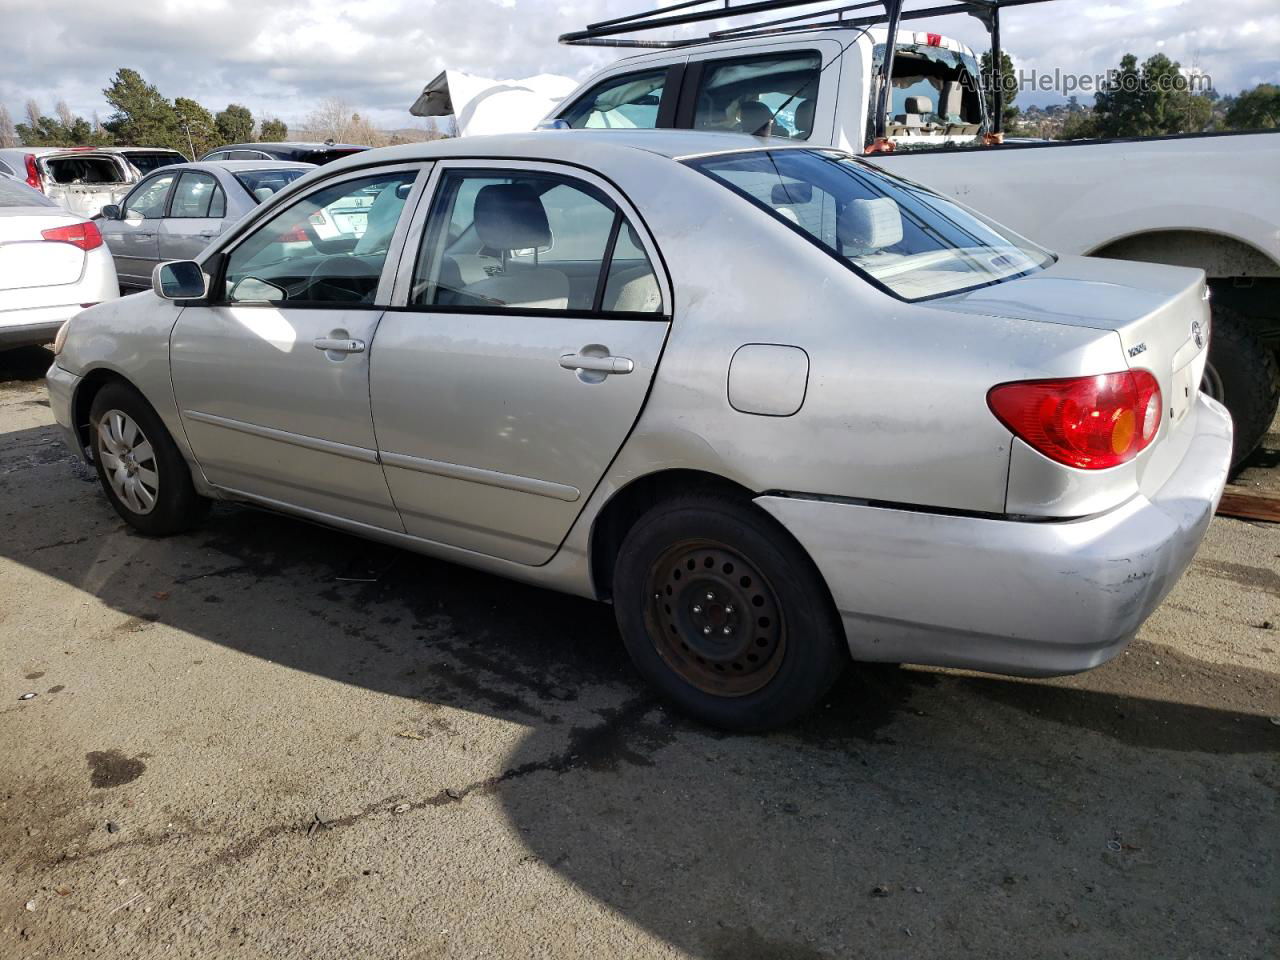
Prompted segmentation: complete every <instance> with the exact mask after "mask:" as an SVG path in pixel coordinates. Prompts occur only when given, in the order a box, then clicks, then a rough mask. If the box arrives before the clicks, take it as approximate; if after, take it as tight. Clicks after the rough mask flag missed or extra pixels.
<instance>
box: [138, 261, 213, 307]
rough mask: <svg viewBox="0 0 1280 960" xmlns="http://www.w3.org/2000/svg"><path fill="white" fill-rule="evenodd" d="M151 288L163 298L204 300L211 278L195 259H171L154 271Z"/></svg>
mask: <svg viewBox="0 0 1280 960" xmlns="http://www.w3.org/2000/svg"><path fill="white" fill-rule="evenodd" d="M151 289H152V290H154V291H155V294H156V296H157V297H160V298H161V299H163V300H203V299H204V297H205V296H206V295H207V294H208V292H209V278H208V277H206V276H205V275H204V271H203V270H201V269H200V264H198V263H196V262H195V261H194V260H171V261H170V262H169V263H162V264H160V265H159V266H158V267H156V268H155V270H154V271H152V274H151Z"/></svg>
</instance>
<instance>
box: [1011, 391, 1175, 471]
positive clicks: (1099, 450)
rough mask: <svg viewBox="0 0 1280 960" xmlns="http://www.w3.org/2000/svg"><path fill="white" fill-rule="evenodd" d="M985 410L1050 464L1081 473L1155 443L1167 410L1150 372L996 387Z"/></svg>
mask: <svg viewBox="0 0 1280 960" xmlns="http://www.w3.org/2000/svg"><path fill="white" fill-rule="evenodd" d="M987 406H989V407H990V408H991V412H992V413H994V414H995V415H996V417H997V418H998V419H999V420H1000V422H1001V423H1003V424H1004V425H1005V426H1006V427H1008V428H1009V429H1010V430H1012V431H1013V432H1014V434H1016V435H1017V436H1018V437H1020V438H1021V439H1022V440H1024V441H1025V442H1026V443H1028V444H1030V445H1031V446H1032V447H1034V448H1035V449H1036V450H1038V451H1039V452H1040V453H1043V454H1044V455H1045V456H1046V457H1048V458H1050V459H1051V460H1056V461H1058V462H1059V463H1065V464H1066V465H1067V466H1069V467H1079V468H1080V469H1082V470H1103V469H1105V468H1107V467H1114V466H1116V465H1117V464H1121V463H1125V462H1127V461H1129V460H1132V459H1133V458H1134V457H1136V456H1137V455H1138V454H1139V452H1141V451H1142V450H1143V449H1145V448H1146V447H1147V445H1148V444H1150V443H1151V441H1152V440H1154V439H1155V436H1156V433H1157V432H1159V430H1160V417H1161V412H1162V411H1163V409H1164V405H1163V402H1162V400H1161V397H1160V384H1159V383H1157V382H1156V378H1155V377H1154V376H1152V375H1151V374H1150V373H1148V372H1147V371H1146V370H1126V371H1124V372H1123V373H1104V374H1100V375H1099V376H1096V377H1068V378H1066V379H1062V380H1024V381H1022V382H1019V383H1004V384H1001V385H1000V386H998V387H992V388H991V390H990V391H989V392H988V393H987Z"/></svg>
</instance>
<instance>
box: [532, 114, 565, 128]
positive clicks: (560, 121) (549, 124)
mask: <svg viewBox="0 0 1280 960" xmlns="http://www.w3.org/2000/svg"><path fill="white" fill-rule="evenodd" d="M533 129H535V130H572V129H573V126H572V125H571V124H570V123H569V121H568V120H566V119H564V118H563V117H555V118H553V119H551V120H543V121H541V122H539V124H538V125H537V126H536V127H534V128H533Z"/></svg>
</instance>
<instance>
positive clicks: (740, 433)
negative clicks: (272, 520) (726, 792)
mask: <svg viewBox="0 0 1280 960" xmlns="http://www.w3.org/2000/svg"><path fill="white" fill-rule="evenodd" d="M321 221H323V222H325V223H328V224H331V225H333V229H334V230H335V231H336V232H335V233H333V234H330V235H328V236H321V235H320V234H319V233H318V232H317V231H316V230H315V229H312V227H313V226H314V225H315V224H317V223H319V222H321ZM1204 291H1205V286H1204V277H1203V274H1201V273H1200V272H1199V271H1194V270H1187V269H1181V268H1175V267H1166V266H1157V265H1149V264H1141V263H1128V262H1123V263H1122V262H1113V261H1106V260H1094V259H1080V258H1068V257H1057V256H1055V255H1053V254H1052V253H1049V252H1047V251H1045V250H1043V249H1041V248H1039V247H1037V246H1036V245H1035V244H1033V243H1030V242H1029V241H1027V240H1024V239H1022V238H1021V237H1018V236H1016V235H1014V234H1012V233H1010V232H1009V231H1008V230H1006V229H1004V228H1002V227H1000V226H998V225H997V224H994V223H992V222H990V221H988V220H986V219H984V218H983V217H981V216H979V215H977V214H975V213H973V212H972V211H970V210H968V209H966V208H964V207H963V206H961V205H959V204H957V203H955V202H954V201H952V200H949V199H947V198H944V197H942V196H939V195H937V194H935V193H932V192H930V191H929V190H927V189H924V188H922V187H919V186H917V185H914V184H912V183H909V182H907V181H903V180H900V179H898V178H896V177H893V176H890V175H888V174H885V173H883V172H882V171H880V170H878V169H877V168H876V167H874V166H872V165H870V164H868V163H866V162H864V161H862V160H861V159H858V158H854V157H851V156H848V155H846V154H843V153H840V152H838V151H833V150H826V149H811V148H808V147H802V146H791V147H788V146H781V145H770V144H768V143H766V142H764V141H760V140H753V139H747V138H742V137H740V136H736V135H729V134H700V133H691V132H682V133H675V132H670V131H639V132H634V133H627V132H618V131H607V132H604V131H595V132H592V131H556V132H543V133H533V134H523V135H518V136H504V137H492V138H484V137H477V138H465V139H455V140H446V141H440V142H435V143H431V144H409V145H405V146H401V147H393V148H387V149H384V150H376V151H371V152H368V153H363V154H361V155H360V156H359V157H355V158H352V159H350V160H344V161H338V162H336V163H334V164H331V165H329V166H327V167H324V168H322V169H321V170H320V171H317V172H316V173H315V174H314V175H312V176H311V177H308V178H307V179H305V180H303V181H299V182H298V183H295V184H293V185H292V186H291V187H289V188H288V189H286V190H285V191H283V192H282V193H280V194H278V195H277V196H275V197H273V198H271V200H269V201H268V202H267V203H265V204H263V205H262V207H260V208H259V209H258V210H256V211H255V212H254V213H252V214H251V215H250V216H249V217H247V218H246V219H245V220H244V221H243V222H241V223H239V224H237V225H236V226H235V227H233V228H232V229H230V230H229V231H228V232H227V233H226V235H224V236H223V237H221V238H220V239H218V240H217V241H216V242H215V243H214V244H213V245H212V247H211V248H210V249H209V250H207V251H205V252H204V253H203V254H202V255H201V256H200V257H198V258H197V259H196V260H195V261H187V262H179V263H168V264H165V265H163V266H162V267H160V268H159V269H157V271H156V275H155V283H154V292H152V293H148V294H143V295H141V296H136V297H129V298H126V299H124V300H121V301H118V302H116V303H114V304H105V305H103V306H100V307H97V308H94V309H93V310H90V311H87V312H86V313H83V314H81V315H80V316H78V317H77V318H75V319H74V320H73V321H72V322H71V326H70V329H69V330H68V331H67V336H66V337H65V338H64V341H63V347H62V350H61V352H60V353H59V354H58V355H57V359H56V362H55V364H54V366H53V367H52V368H51V369H50V371H49V375H48V383H49V391H50V396H51V399H52V406H53V411H54V413H55V415H56V417H57V420H58V422H59V423H60V424H61V426H62V427H63V430H64V433H65V437H66V440H67V442H68V443H69V444H70V445H71V446H72V447H73V448H74V449H75V450H76V451H77V452H78V453H80V454H81V455H85V456H87V457H88V458H89V459H90V460H91V461H92V462H93V463H94V464H95V466H96V468H97V471H98V475H99V477H100V478H101V481H102V487H103V489H104V491H105V492H106V496H107V498H108V499H109V501H110V502H111V504H112V505H113V506H114V508H115V509H116V510H117V511H118V512H119V514H120V516H122V517H123V518H124V519H125V520H126V521H127V522H128V523H130V524H131V525H133V526H134V527H135V528H137V529H138V530H140V531H142V532H144V533H147V534H151V535H157V536H159V535H166V534H174V533H178V532H180V531H183V530H186V529H188V528H189V527H190V526H191V525H192V524H194V523H196V522H198V521H199V519H200V517H201V515H202V513H203V511H204V509H205V508H206V507H207V505H208V503H209V502H210V500H214V499H222V500H236V501H242V502H245V503H249V504H256V505H259V506H262V507H266V508H269V509H273V510H280V511H285V512H288V513H292V514H295V515H297V516H299V517H304V518H307V519H309V520H313V521H318V522H320V523H325V524H329V525H331V526H333V527H337V528H339V529H343V530H347V531H351V532H354V533H356V534H359V535H361V536H365V537H369V538H372V539H376V540H380V541H383V542H387V543H392V544H398V545H401V546H404V547H406V548H408V549H412V550H417V551H421V552H423V553H427V554H431V555H433V556H438V557H443V558H446V559H449V560H453V561H456V562H459V563H465V564H470V565H472V566H475V567H479V568H482V569H485V570H489V571H493V572H495V573H499V574H503V575H505V576H509V577H513V578H517V579H520V580H525V581H530V582H533V583H538V584H542V585H545V586H547V587H550V588H553V589H558V590H563V591H567V592H570V593H575V594H580V595H583V596H588V597H594V598H597V599H600V600H606V601H611V602H612V603H613V605H614V608H615V610H616V613H617V620H618V625H619V628H620V631H621V634H622V639H623V641H624V643H625V644H626V646H627V649H628V651H629V652H630V654H631V656H632V658H633V660H634V662H635V664H636V667H637V668H638V670H639V671H640V672H641V673H642V674H643V675H644V676H645V677H646V678H647V679H648V680H649V681H650V682H651V683H652V684H653V685H654V686H656V687H657V688H658V689H659V690H660V691H661V692H662V693H663V694H664V695H665V696H666V697H668V698H669V699H670V700H672V701H673V702H674V703H676V704H678V705H679V706H680V707H681V708H683V709H684V710H686V711H688V712H689V713H691V714H692V715H694V716H696V717H698V718H700V719H702V720H703V721H705V722H707V723H711V724H714V725H717V726H721V727H725V728H730V729H747V730H750V729H764V728H768V727H772V726H776V725H779V724H783V723H786V722H788V721H789V720H791V719H793V718H795V717H797V716H798V715H800V714H801V713H803V712H804V711H806V710H808V709H810V708H811V707H812V706H813V705H814V704H815V703H817V702H818V701H819V699H820V698H821V697H823V696H824V695H825V694H826V692H827V691H828V690H829V689H830V687H831V684H832V683H833V682H834V680H835V679H836V678H837V676H838V675H839V674H840V671H841V670H842V669H843V668H844V666H845V665H846V663H848V662H849V661H850V660H880V661H892V662H911V663H921V664H939V665H949V666H958V667H968V668H973V669H979V670H988V671H993V672H1001V673H1010V674H1023V675H1043V674H1052V673H1064V672H1072V671H1079V670H1084V669H1088V668H1089V667H1093V666H1096V665H1098V664H1100V663H1103V662H1104V661H1106V660H1107V659H1108V658H1110V657H1112V656H1114V655H1115V654H1116V653H1117V652H1119V651H1120V650H1121V649H1122V648H1123V647H1124V645H1125V644H1126V643H1127V642H1128V640H1129V639H1130V638H1131V637H1132V636H1133V634H1134V633H1135V632H1136V631H1137V629H1138V628H1139V626H1141V624H1142V623H1143V621H1144V620H1145V619H1146V618H1147V617H1148V616H1149V615H1150V614H1151V613H1152V611H1153V610H1154V609H1155V607H1156V606H1157V604H1159V603H1160V601H1161V600H1162V599H1163V598H1164V596H1165V595H1166V594H1167V593H1168V591H1169V590H1170V588H1171V587H1172V586H1173V584H1174V583H1175V582H1176V581H1177V579H1178V577H1179V576H1180V575H1181V574H1182V572H1183V570H1185V568H1186V567H1187V564H1188V563H1189V562H1190V560H1191V557H1192V555H1193V553H1194V552H1195V550H1196V547H1197V546H1198V544H1199V542H1200V540H1201V537H1202V536H1203V535H1204V532H1205V530H1206V528H1207V526H1208V524H1209V520H1210V517H1211V516H1212V514H1213V511H1214V508H1215V505H1216V503H1217V501H1218V498H1219V496H1220V495H1221V493H1222V489H1223V484H1224V482H1225V480H1226V473H1227V465H1228V461H1229V458H1230V452H1231V423H1230V419H1229V417H1228V416H1227V415H1226V413H1225V411H1224V409H1223V408H1222V407H1221V406H1220V405H1219V404H1217V403H1215V402H1214V401H1213V400H1211V399H1208V398H1207V397H1205V396H1203V395H1202V394H1200V393H1199V392H1198V391H1197V390H1196V384H1198V383H1199V382H1200V378H1201V374H1202V371H1203V368H1204V364H1205V351H1206V347H1207V343H1208V323H1209V314H1208V310H1207V306H1208V304H1207V302H1206V298H1205V292H1204ZM607 640H608V638H602V642H607Z"/></svg>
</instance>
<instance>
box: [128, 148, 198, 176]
mask: <svg viewBox="0 0 1280 960" xmlns="http://www.w3.org/2000/svg"><path fill="white" fill-rule="evenodd" d="M125 158H126V159H127V160H128V161H129V162H130V163H132V164H133V165H134V166H135V167H137V168H138V172H139V173H141V174H142V175H143V176H144V177H145V176H146V175H147V174H148V173H151V172H153V171H155V170H159V169H160V168H161V167H167V166H170V165H172V164H175V163H186V162H187V158H186V157H184V156H182V155H181V154H179V153H127V154H125Z"/></svg>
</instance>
